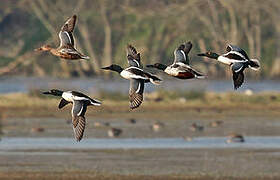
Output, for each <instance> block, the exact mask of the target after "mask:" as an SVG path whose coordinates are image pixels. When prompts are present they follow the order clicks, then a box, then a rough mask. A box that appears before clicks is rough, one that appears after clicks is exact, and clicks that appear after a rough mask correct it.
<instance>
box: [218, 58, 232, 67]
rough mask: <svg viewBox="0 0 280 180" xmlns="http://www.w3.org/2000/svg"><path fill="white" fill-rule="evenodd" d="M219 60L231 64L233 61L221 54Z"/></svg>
mask: <svg viewBox="0 0 280 180" xmlns="http://www.w3.org/2000/svg"><path fill="white" fill-rule="evenodd" d="M218 61H219V62H221V63H223V64H227V65H230V64H231V63H232V62H231V60H230V59H229V58H226V57H224V56H219V57H218Z"/></svg>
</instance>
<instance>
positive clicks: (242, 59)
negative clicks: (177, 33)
mask: <svg viewBox="0 0 280 180" xmlns="http://www.w3.org/2000/svg"><path fill="white" fill-rule="evenodd" d="M226 51H227V52H226V53H225V54H222V55H218V54H216V53H213V52H210V51H208V52H206V53H200V54H198V56H206V57H208V58H212V59H216V60H218V61H219V62H221V63H223V64H226V65H229V66H230V67H231V70H232V74H233V76H232V78H233V84H234V89H235V90H236V89H237V88H239V87H241V85H242V84H243V82H244V73H243V71H244V69H246V68H250V69H252V70H255V71H257V70H259V69H260V62H259V60H257V59H250V58H249V57H248V55H247V53H246V52H245V51H244V50H243V49H241V48H240V47H237V46H234V45H230V44H229V45H228V46H227V48H226Z"/></svg>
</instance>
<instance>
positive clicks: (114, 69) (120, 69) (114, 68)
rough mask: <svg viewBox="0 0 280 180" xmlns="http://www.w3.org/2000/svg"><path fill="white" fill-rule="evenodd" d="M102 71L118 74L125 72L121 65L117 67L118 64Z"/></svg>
mask: <svg viewBox="0 0 280 180" xmlns="http://www.w3.org/2000/svg"><path fill="white" fill-rule="evenodd" d="M101 69H104V70H111V71H116V72H118V73H120V72H122V71H123V68H122V67H121V66H119V65H116V64H112V65H111V66H108V67H103V68H101Z"/></svg>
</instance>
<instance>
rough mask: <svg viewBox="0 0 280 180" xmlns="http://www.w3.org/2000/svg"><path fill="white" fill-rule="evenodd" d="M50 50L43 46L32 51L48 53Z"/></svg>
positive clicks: (49, 47)
mask: <svg viewBox="0 0 280 180" xmlns="http://www.w3.org/2000/svg"><path fill="white" fill-rule="evenodd" d="M51 49H52V48H51V46H50V45H44V46H42V47H40V48H37V49H35V50H34V51H50V50H51Z"/></svg>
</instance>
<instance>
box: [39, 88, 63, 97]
mask: <svg viewBox="0 0 280 180" xmlns="http://www.w3.org/2000/svg"><path fill="white" fill-rule="evenodd" d="M62 93H63V91H60V90H57V89H52V90H50V91H46V92H43V94H51V95H54V96H62Z"/></svg>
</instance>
